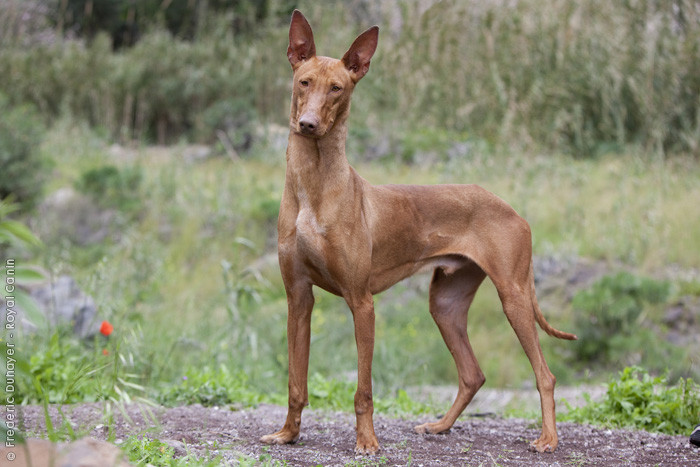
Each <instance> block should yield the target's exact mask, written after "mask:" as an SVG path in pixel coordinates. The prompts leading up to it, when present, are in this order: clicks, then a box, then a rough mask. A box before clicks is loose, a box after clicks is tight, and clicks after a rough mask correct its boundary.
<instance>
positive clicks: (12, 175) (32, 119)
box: [0, 94, 47, 210]
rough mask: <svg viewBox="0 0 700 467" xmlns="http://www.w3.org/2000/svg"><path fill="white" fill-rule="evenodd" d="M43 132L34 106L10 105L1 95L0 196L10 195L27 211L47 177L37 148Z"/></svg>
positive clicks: (45, 166)
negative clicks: (0, 168)
mask: <svg viewBox="0 0 700 467" xmlns="http://www.w3.org/2000/svg"><path fill="white" fill-rule="evenodd" d="M43 132H44V128H43V126H42V123H41V120H40V119H39V118H38V116H37V113H36V110H35V109H34V108H33V107H32V106H30V105H21V106H11V105H9V103H8V100H7V98H6V97H5V96H3V95H2V94H0V167H2V170H0V199H5V198H7V197H10V196H11V197H12V198H13V199H14V201H16V202H18V203H19V204H20V206H21V208H22V209H25V210H26V209H30V208H31V207H33V206H34V205H35V203H36V202H37V201H38V199H39V196H40V195H41V191H42V188H43V185H44V181H45V178H46V168H47V165H46V164H45V162H44V161H43V160H42V158H41V157H40V155H39V151H38V146H39V143H40V142H41V137H42V134H43Z"/></svg>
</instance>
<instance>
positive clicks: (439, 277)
mask: <svg viewBox="0 0 700 467" xmlns="http://www.w3.org/2000/svg"><path fill="white" fill-rule="evenodd" d="M484 277H486V274H485V273H484V271H483V270H482V269H481V268H480V267H479V266H478V265H477V264H476V263H472V262H470V263H469V264H468V265H466V266H464V267H462V268H460V269H458V270H457V271H455V272H454V273H452V274H446V273H445V272H444V271H443V270H442V269H440V268H438V269H436V270H435V272H434V273H433V281H432V283H431V284H430V314H431V315H432V317H433V319H434V320H435V323H436V324H437V326H438V328H439V329H440V333H441V334H442V337H443V339H444V340H445V344H447V348H448V349H449V350H450V353H451V354H452V357H453V358H454V360H455V364H456V365H457V374H458V377H459V389H458V392H457V397H456V399H455V401H454V403H453V404H452V407H451V408H450V410H448V411H447V413H446V414H445V416H443V417H442V419H440V420H439V421H437V422H434V423H425V424H423V425H419V426H417V427H415V431H416V432H418V433H440V432H443V431H446V430H449V429H450V428H451V427H452V425H453V424H454V422H455V420H457V417H459V415H460V414H461V413H462V412H463V411H464V409H465V407H466V406H467V405H468V404H469V402H470V401H471V400H472V398H473V397H474V394H476V392H477V391H478V390H479V388H480V387H481V386H482V385H483V384H484V380H485V378H484V374H483V373H482V371H481V368H480V367H479V363H478V362H477V361H476V357H475V356H474V352H473V351H472V348H471V345H470V344H469V338H468V336H467V315H468V312H469V306H470V305H471V303H472V301H473V300H474V295H475V294H476V291H477V289H478V288H479V285H481V282H482V281H483V280H484Z"/></svg>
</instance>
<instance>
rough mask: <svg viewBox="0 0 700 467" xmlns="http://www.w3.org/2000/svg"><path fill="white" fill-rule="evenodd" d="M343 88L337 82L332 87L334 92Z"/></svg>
mask: <svg viewBox="0 0 700 467" xmlns="http://www.w3.org/2000/svg"><path fill="white" fill-rule="evenodd" d="M342 89H343V88H341V87H340V86H338V85H337V84H334V85H333V86H332V87H331V91H333V92H338V91H341V90H342Z"/></svg>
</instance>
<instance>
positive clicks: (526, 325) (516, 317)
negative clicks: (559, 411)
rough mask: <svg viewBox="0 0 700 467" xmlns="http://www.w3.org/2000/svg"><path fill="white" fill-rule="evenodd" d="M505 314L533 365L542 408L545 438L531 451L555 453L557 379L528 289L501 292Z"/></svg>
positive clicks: (540, 439) (524, 287)
mask: <svg viewBox="0 0 700 467" xmlns="http://www.w3.org/2000/svg"><path fill="white" fill-rule="evenodd" d="M496 287H497V288H498V289H499V295H500V297H501V302H502V303H503V311H504V312H505V314H506V316H507V317H508V321H509V322H510V325H511V326H512V327H513V330H514V331H515V334H516V335H517V336H518V340H520V344H521V345H522V346H523V350H525V354H526V355H527V358H528V359H529V360H530V365H532V369H533V371H534V372H535V380H536V384H537V390H538V392H539V393H540V404H541V406H542V435H541V436H540V437H539V438H538V439H537V440H535V441H533V442H532V443H531V444H530V449H531V450H534V451H538V452H553V451H554V450H555V449H556V447H557V443H558V438H557V427H556V419H555V414H554V386H555V384H556V378H555V377H554V375H553V374H552V372H551V371H549V367H548V366H547V362H546V361H545V359H544V354H543V353H542V348H541V347H540V340H539V336H538V334H537V327H536V325H535V312H534V310H533V304H532V300H531V298H530V295H529V293H528V292H526V291H525V290H527V288H526V285H522V286H516V285H512V286H509V287H506V289H508V290H509V292H504V290H503V288H499V286H498V285H497V286H496Z"/></svg>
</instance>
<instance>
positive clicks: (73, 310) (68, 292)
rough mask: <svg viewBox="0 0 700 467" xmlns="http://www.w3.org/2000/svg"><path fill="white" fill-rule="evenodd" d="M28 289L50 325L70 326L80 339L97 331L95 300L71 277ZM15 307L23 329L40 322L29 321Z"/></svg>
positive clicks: (34, 326) (35, 326)
mask: <svg viewBox="0 0 700 467" xmlns="http://www.w3.org/2000/svg"><path fill="white" fill-rule="evenodd" d="M28 290H29V295H30V297H31V298H33V299H34V301H35V303H36V304H37V306H38V308H39V310H40V312H41V314H42V315H43V316H44V317H45V318H46V322H47V323H48V324H49V325H50V326H52V327H56V326H65V325H69V326H71V327H72V328H73V332H74V333H75V335H76V336H78V337H80V338H87V337H91V336H93V335H95V334H97V332H98V331H99V323H100V321H101V320H100V319H98V317H97V306H96V305H95V301H94V300H93V299H92V297H90V296H89V295H86V294H85V293H84V292H83V291H82V290H80V287H78V284H77V283H76V282H75V280H74V279H73V278H72V277H70V276H60V277H58V278H56V279H55V280H54V281H53V282H45V283H42V284H39V285H32V286H30V287H28ZM0 309H1V310H0V311H2V312H3V313H4V309H5V303H2V304H0ZM15 309H16V311H17V315H18V316H19V317H20V323H21V327H22V329H23V330H25V331H28V332H33V331H35V330H36V329H37V325H38V324H40V323H33V322H31V321H30V320H29V319H28V318H27V316H26V312H24V310H22V309H21V308H20V307H19V306H16V307H15Z"/></svg>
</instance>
